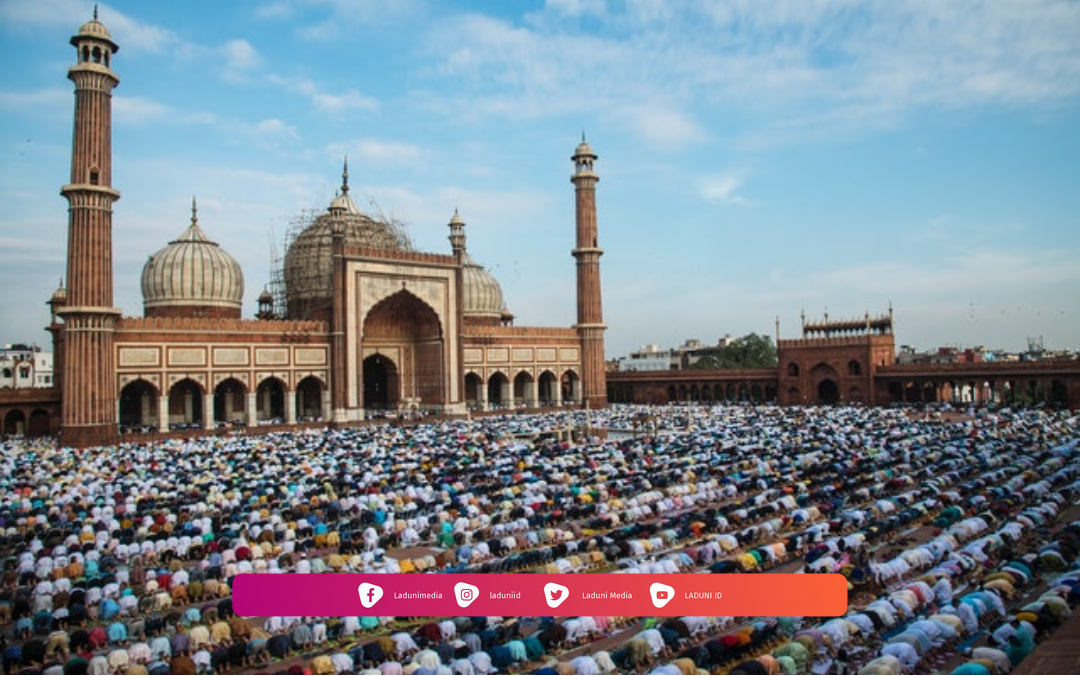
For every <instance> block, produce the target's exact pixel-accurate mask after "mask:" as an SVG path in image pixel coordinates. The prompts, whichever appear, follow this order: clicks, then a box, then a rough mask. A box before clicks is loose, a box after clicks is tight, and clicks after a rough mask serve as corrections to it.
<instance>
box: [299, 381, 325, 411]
mask: <svg viewBox="0 0 1080 676" xmlns="http://www.w3.org/2000/svg"><path fill="white" fill-rule="evenodd" d="M325 391H326V384H325V383H323V382H322V380H320V379H319V378H318V377H317V376H307V377H306V378H304V379H303V380H301V381H300V382H298V383H297V384H296V419H297V420H298V421H301V422H305V421H312V420H321V419H322V418H323V406H322V404H323V392H325Z"/></svg>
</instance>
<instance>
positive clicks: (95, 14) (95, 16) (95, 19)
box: [94, 2, 97, 21]
mask: <svg viewBox="0 0 1080 676" xmlns="http://www.w3.org/2000/svg"><path fill="white" fill-rule="evenodd" d="M94 21H97V3H96V2H95V3H94Z"/></svg>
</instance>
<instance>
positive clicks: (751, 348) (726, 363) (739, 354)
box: [694, 333, 776, 369]
mask: <svg viewBox="0 0 1080 676" xmlns="http://www.w3.org/2000/svg"><path fill="white" fill-rule="evenodd" d="M694 368H698V369H768V368H776V346H775V345H773V342H772V339H771V338H769V337H768V336H763V335H758V334H756V333H748V334H747V335H745V336H743V337H741V338H736V339H735V340H733V341H731V342H730V343H728V344H727V345H726V346H725V347H722V348H720V349H719V350H717V352H716V353H715V354H708V355H704V356H702V357H701V358H700V359H698V361H697V363H695V364H694Z"/></svg>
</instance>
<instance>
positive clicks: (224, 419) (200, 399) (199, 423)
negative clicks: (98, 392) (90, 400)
mask: <svg viewBox="0 0 1080 676" xmlns="http://www.w3.org/2000/svg"><path fill="white" fill-rule="evenodd" d="M325 389H326V386H325V384H324V383H323V382H322V381H320V380H319V379H318V378H316V377H314V376H308V377H307V378H304V379H303V380H301V381H300V382H299V383H298V384H297V386H296V389H295V390H289V389H288V388H287V387H286V385H285V383H283V382H282V381H281V380H279V379H278V378H274V377H268V378H264V379H263V380H261V381H260V382H259V383H258V385H257V386H256V388H255V389H254V390H249V388H247V387H246V386H245V385H244V384H243V383H242V382H240V381H239V380H238V379H236V378H225V379H223V380H221V381H220V382H218V383H217V384H216V385H215V386H214V388H213V390H212V391H210V392H207V390H206V389H205V388H204V387H203V386H202V385H201V384H200V383H198V382H196V381H195V380H192V379H191V378H184V379H182V380H179V381H177V382H176V383H173V385H172V386H171V387H170V388H169V390H168V392H167V393H166V394H164V395H162V394H161V393H160V392H159V391H158V389H157V388H156V387H154V385H152V384H151V383H149V382H147V381H146V380H141V379H140V380H134V381H132V382H130V383H128V384H127V385H125V386H124V387H123V388H121V390H120V401H119V409H120V411H119V412H120V426H121V429H123V430H125V431H151V430H162V431H164V430H168V429H202V428H211V427H217V426H223V425H258V424H269V423H286V422H296V421H308V420H319V419H321V418H322V417H323V411H322V406H323V404H322V402H323V392H324V390H325Z"/></svg>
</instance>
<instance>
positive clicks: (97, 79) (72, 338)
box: [58, 8, 120, 448]
mask: <svg viewBox="0 0 1080 676" xmlns="http://www.w3.org/2000/svg"><path fill="white" fill-rule="evenodd" d="M71 44H72V45H73V46H74V47H75V51H76V59H77V61H76V64H75V65H74V66H72V67H71V68H70V69H69V70H68V79H70V80H71V81H72V82H74V83H75V125H74V127H75V129H74V135H73V141H72V149H71V182H70V183H69V184H68V185H65V186H64V187H63V188H62V189H61V190H60V194H61V195H63V196H64V197H65V198H66V199H67V201H68V250H67V251H68V258H67V304H66V305H65V306H64V307H63V309H61V310H59V311H58V314H59V315H60V316H61V317H63V319H64V328H63V332H64V340H63V350H64V355H63V360H62V363H63V376H62V380H61V382H62V383H63V395H62V400H61V401H62V409H63V411H62V422H61V439H60V440H61V443H62V444H64V445H65V446H73V447H76V448H84V447H87V446H95V445H100V444H106V443H110V442H112V441H114V440H115V439H116V436H117V409H116V369H115V364H114V355H113V339H114V333H115V327H116V320H117V318H118V317H119V316H120V311H119V310H118V309H116V308H114V307H113V270H112V205H113V202H115V201H116V200H118V199H120V193H119V192H118V191H117V190H115V189H114V188H113V187H112V90H113V88H114V87H116V85H117V84H119V83H120V79H119V78H118V77H116V74H115V73H113V72H112V69H111V66H112V58H113V55H114V54H116V52H117V51H118V50H119V47H117V45H116V43H115V42H113V40H112V37H111V36H110V35H109V31H108V30H107V29H106V28H105V26H104V25H103V24H102V23H101V22H100V21H98V19H97V8H95V9H94V18H93V19H92V20H90V21H88V22H86V23H85V24H83V25H82V27H81V28H80V29H79V32H78V34H76V35H75V36H74V37H73V38H71Z"/></svg>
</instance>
